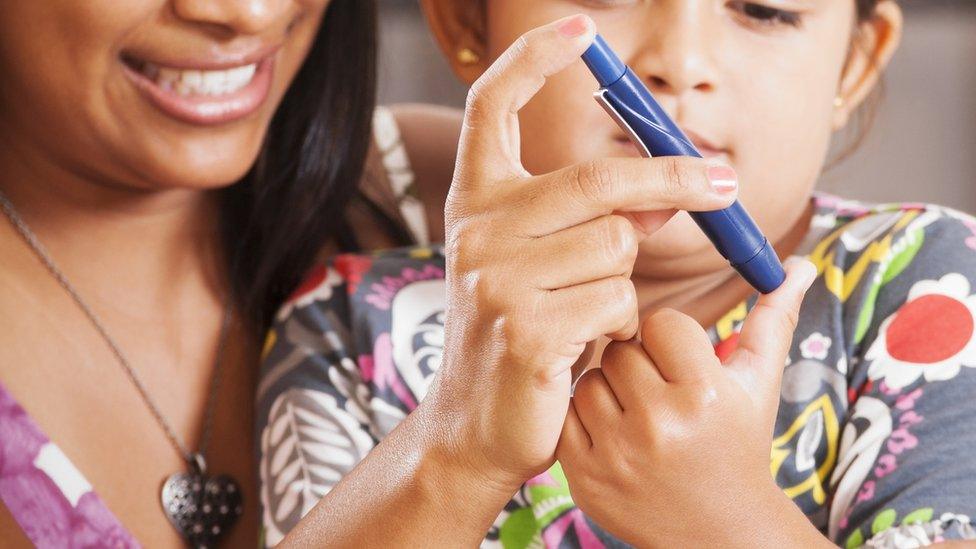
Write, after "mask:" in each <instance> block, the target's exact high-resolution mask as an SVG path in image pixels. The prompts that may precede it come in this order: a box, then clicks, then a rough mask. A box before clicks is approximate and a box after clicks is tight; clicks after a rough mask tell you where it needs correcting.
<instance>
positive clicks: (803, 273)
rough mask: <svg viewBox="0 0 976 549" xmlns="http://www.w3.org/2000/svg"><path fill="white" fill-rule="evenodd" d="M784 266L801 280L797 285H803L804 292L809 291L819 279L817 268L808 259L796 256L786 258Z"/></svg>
mask: <svg viewBox="0 0 976 549" xmlns="http://www.w3.org/2000/svg"><path fill="white" fill-rule="evenodd" d="M783 266H784V267H785V268H786V269H788V270H789V271H790V272H791V273H793V275H794V276H796V277H798V278H799V281H798V282H797V284H799V285H801V286H802V287H803V289H804V291H806V290H807V289H809V288H810V286H811V285H812V284H813V281H814V280H816V279H817V267H816V266H815V265H814V264H813V263H811V262H810V260H808V259H805V258H802V257H799V256H795V255H794V256H790V257H788V258H786V261H785V262H784V265H783Z"/></svg>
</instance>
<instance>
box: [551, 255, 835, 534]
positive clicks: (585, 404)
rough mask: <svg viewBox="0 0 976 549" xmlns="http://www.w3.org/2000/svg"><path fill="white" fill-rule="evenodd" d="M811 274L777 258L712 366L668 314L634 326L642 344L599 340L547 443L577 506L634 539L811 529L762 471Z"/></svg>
mask: <svg viewBox="0 0 976 549" xmlns="http://www.w3.org/2000/svg"><path fill="white" fill-rule="evenodd" d="M815 276H816V273H815V271H814V268H813V266H812V265H811V264H810V263H809V262H806V261H795V262H789V263H788V265H787V279H786V282H785V283H784V284H783V286H782V287H780V288H779V289H778V290H777V291H776V292H774V293H772V294H769V295H766V296H762V297H761V298H760V299H759V303H758V304H757V305H756V307H755V308H754V309H753V311H752V312H751V313H750V314H749V317H748V318H747V319H746V322H745V324H744V325H743V328H742V333H741V336H740V339H739V348H738V350H737V351H735V352H734V353H733V354H732V356H731V357H730V358H729V359H728V360H727V361H726V362H725V363H724V364H723V363H721V362H720V361H719V360H718V358H717V357H716V356H715V352H714V350H713V347H712V345H711V342H710V341H709V339H708V336H707V334H706V333H705V331H704V330H703V329H702V327H701V326H699V325H698V323H697V322H695V321H694V320H693V319H691V318H690V317H688V316H685V315H683V314H681V313H678V312H676V311H673V310H662V311H659V312H657V313H656V314H654V315H653V316H651V317H650V318H648V319H647V320H646V321H645V322H644V324H643V327H642V330H641V331H642V339H643V342H642V343H639V342H636V341H631V342H626V343H611V344H610V346H609V347H607V350H606V351H605V353H604V355H603V361H602V368H598V369H595V370H592V371H589V372H587V373H586V374H584V375H583V377H582V378H581V379H580V380H579V382H578V384H577V386H576V390H575V393H574V395H573V399H572V402H573V406H571V407H570V410H569V413H568V415H567V418H566V424H565V426H564V428H563V434H562V438H561V439H560V442H559V446H558V448H557V451H556V456H557V458H558V459H559V461H560V462H561V463H562V465H563V468H564V470H565V472H566V476H567V477H568V479H569V486H570V489H571V491H572V495H573V499H574V500H575V501H576V503H577V504H578V505H579V506H580V508H581V509H582V510H583V511H584V512H585V513H586V514H588V515H589V516H591V517H592V518H593V519H594V520H595V521H596V522H597V523H598V524H599V525H601V526H602V527H604V528H606V529H607V530H609V531H610V532H611V533H613V534H614V535H616V536H618V537H619V538H621V539H623V540H625V541H627V542H630V543H633V544H635V545H638V546H648V545H672V544H676V545H675V546H677V545H681V546H686V547H690V546H699V545H702V544H714V543H720V544H738V543H741V542H745V543H746V544H747V545H756V544H765V543H769V542H773V540H774V539H775V536H773V534H772V533H770V532H768V531H767V530H768V529H769V528H772V527H776V528H782V527H787V526H788V527H790V528H793V527H795V528H796V530H793V531H791V532H789V533H788V534H784V532H783V531H782V530H780V534H781V535H788V536H789V537H790V538H791V539H793V543H796V541H797V538H796V536H797V535H800V534H803V535H806V534H810V535H816V536H817V537H819V534H818V533H817V532H816V530H812V526H810V525H809V522H808V521H807V520H806V518H805V517H803V515H802V514H799V511H798V510H797V509H796V508H795V506H793V504H792V502H791V501H789V500H788V499H786V497H785V496H784V495H783V494H782V492H780V491H779V489H778V488H777V487H776V485H775V483H774V482H773V480H772V478H771V477H770V473H769V450H770V447H771V441H772V433H773V426H774V423H775V419H776V411H777V408H778V404H779V390H780V381H781V376H782V371H783V365H784V362H785V360H786V355H787V353H788V352H789V348H790V344H791V340H792V337H793V330H794V328H795V325H796V318H797V312H798V310H799V307H800V302H801V301H802V299H803V295H804V293H805V292H806V290H807V288H808V287H809V286H810V284H811V282H812V281H813V279H814V278H815ZM796 514H799V519H801V520H800V521H793V520H792V519H793V518H796V517H794V515H796ZM752 527H761V528H762V530H760V531H757V530H754V529H751V528H752ZM811 530H812V532H811ZM742 535H747V536H749V537H748V538H745V539H743V538H742V537H735V536H742ZM811 539H816V538H813V537H812V538H811Z"/></svg>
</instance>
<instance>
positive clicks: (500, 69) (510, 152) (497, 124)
mask: <svg viewBox="0 0 976 549" xmlns="http://www.w3.org/2000/svg"><path fill="white" fill-rule="evenodd" d="M595 35H596V29H595V25H594V24H593V20H592V19H590V18H589V17H587V16H586V15H574V16H571V17H566V18H564V19H560V20H558V21H555V22H553V23H550V24H548V25H545V26H542V27H539V28H536V29H533V30H531V31H529V32H527V33H526V34H524V35H522V36H521V37H520V38H519V39H518V40H516V41H515V43H514V44H512V45H511V46H510V47H509V48H508V49H507V50H506V51H505V53H503V54H502V56H501V57H499V58H498V60H497V61H495V63H493V64H492V66H491V67H490V68H489V69H488V70H487V71H486V72H485V74H483V75H482V76H481V78H479V79H478V80H477V81H476V82H475V83H474V84H473V85H472V86H471V90H470V91H469V92H468V99H467V104H466V106H465V113H464V126H463V128H462V131H461V144H460V150H461V151H464V152H465V153H467V154H469V155H471V156H472V157H473V160H475V162H474V165H475V166H477V167H478V168H479V169H482V170H497V171H498V173H486V174H483V175H485V176H487V178H488V179H489V180H494V179H496V178H503V177H513V176H523V175H525V170H524V168H522V165H521V162H520V159H519V148H520V147H519V132H518V118H517V116H516V115H517V113H518V111H519V110H521V109H522V107H524V106H525V105H526V103H528V102H529V100H530V99H532V97H533V96H534V95H535V94H536V93H538V92H539V90H540V89H542V86H543V85H544V84H545V82H546V78H548V77H549V76H551V75H553V74H556V73H557V72H559V71H561V70H563V69H564V68H566V67H568V66H569V65H570V64H571V63H573V62H574V61H577V60H579V58H580V56H581V55H582V54H583V52H584V51H585V50H586V48H587V47H589V45H590V44H591V43H592V42H593V38H594V36H595ZM498 158H505V159H507V162H504V163H502V164H503V165H502V166H499V163H498V162H497V159H498ZM496 166H498V167H496Z"/></svg>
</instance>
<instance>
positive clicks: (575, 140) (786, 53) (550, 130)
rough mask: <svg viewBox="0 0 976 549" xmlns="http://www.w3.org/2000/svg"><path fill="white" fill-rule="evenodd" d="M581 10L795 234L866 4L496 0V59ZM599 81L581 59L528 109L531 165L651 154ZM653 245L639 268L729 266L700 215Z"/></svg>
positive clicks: (760, 216) (491, 2) (749, 195)
mask: <svg viewBox="0 0 976 549" xmlns="http://www.w3.org/2000/svg"><path fill="white" fill-rule="evenodd" d="M780 10H784V11H780ZM578 12H584V13H587V14H588V15H590V16H591V17H592V18H593V19H594V21H595V22H596V24H597V28H598V30H599V32H600V33H601V34H602V35H603V36H604V37H605V38H606V39H607V41H608V42H609V43H610V45H611V46H612V47H613V48H614V50H615V51H616V52H617V53H618V54H619V55H620V56H621V58H623V59H624V61H625V62H627V64H628V65H630V67H631V68H632V69H633V70H634V71H635V72H636V73H637V74H638V75H639V76H641V77H643V79H644V81H645V83H647V85H648V87H649V88H650V89H651V91H652V92H653V93H654V95H655V96H656V98H657V99H658V101H659V102H660V103H661V104H662V106H664V108H665V109H666V110H667V111H668V113H669V114H670V115H671V116H672V117H673V118H674V120H675V121H676V122H677V123H678V125H679V126H680V127H681V128H682V129H684V130H685V131H686V132H687V134H688V136H689V137H690V138H691V139H692V140H693V141H694V142H695V143H696V145H698V147H699V149H700V150H701V152H702V153H703V154H705V155H706V156H716V157H719V158H721V159H723V160H724V161H725V162H728V163H730V164H731V165H732V166H734V167H735V169H736V170H737V171H738V174H739V178H740V182H741V187H740V194H739V196H740V199H741V200H742V202H743V203H744V205H745V206H746V208H747V209H748V210H749V211H750V213H751V214H752V215H753V217H754V218H755V219H756V221H757V222H758V223H759V224H760V226H761V227H762V228H763V229H764V231H765V232H766V234H767V236H768V237H769V238H770V239H771V240H773V241H777V240H779V239H781V238H782V237H783V236H784V235H785V234H786V233H787V231H789V230H790V228H791V227H792V226H793V225H794V224H795V223H796V222H797V221H798V220H799V219H800V218H801V217H802V215H803V213H804V211H805V209H806V207H807V204H808V201H807V200H806V199H807V197H808V196H809V194H810V193H811V191H812V189H813V187H814V183H815V182H816V180H817V176H818V174H819V172H820V170H821V167H822V165H823V163H824V160H825V156H826V153H827V149H828V144H829V141H830V137H831V134H832V132H833V130H835V129H837V128H838V127H839V126H841V125H843V123H844V121H845V120H846V116H843V115H841V114H839V113H838V112H837V111H838V108H839V107H838V106H837V105H835V98H836V97H837V96H838V94H839V93H841V86H842V82H841V81H842V76H843V74H842V73H843V72H844V67H845V61H846V59H847V56H848V50H849V48H850V47H851V36H852V31H853V29H854V28H855V25H856V14H855V6H854V2H853V1H852V0H769V1H767V2H763V3H762V4H753V3H745V2H729V1H725V0H680V1H679V0H666V1H660V2H644V1H640V0H531V1H526V0H487V2H486V11H485V26H484V45H483V47H484V50H485V54H486V56H487V57H488V59H486V60H484V62H485V63H488V62H490V61H492V60H494V59H495V58H497V56H498V55H500V54H501V53H502V52H503V51H504V50H505V49H506V48H507V47H508V46H509V45H510V44H511V43H512V42H513V41H514V40H515V39H516V38H517V37H518V36H519V35H521V34H522V33H524V32H526V31H527V30H529V29H531V28H533V27H536V26H539V25H542V24H544V23H547V22H550V21H553V20H555V19H557V18H560V17H563V16H567V15H572V14H573V13H578ZM461 72H462V74H463V70H462V71H461ZM596 88H597V84H596V81H595V80H594V79H593V77H592V75H591V74H590V73H589V72H588V71H587V70H586V68H585V67H584V65H583V64H582V63H578V64H576V65H574V66H573V67H572V68H570V69H569V70H566V71H565V72H563V73H560V74H558V75H556V76H554V77H552V78H551V79H550V80H549V82H548V83H547V85H546V86H545V87H544V88H543V90H542V91H541V92H540V93H539V94H538V95H537V96H536V97H535V98H534V99H533V100H532V101H531V102H530V103H529V105H528V106H527V107H526V108H525V109H524V110H523V111H522V112H521V113H520V115H519V120H520V122H521V133H522V152H523V156H522V158H523V162H524V164H525V167H526V168H527V169H528V170H529V171H530V172H532V173H541V172H548V171H551V170H555V169H557V168H560V167H565V166H568V165H572V164H576V163H579V162H582V161H586V160H589V159H595V158H601V157H608V156H636V155H637V150H636V148H635V147H633V146H632V145H631V144H630V143H629V141H628V140H627V137H626V135H625V134H624V132H623V131H622V130H621V129H620V128H618V127H617V126H616V124H615V123H613V122H612V121H611V119H610V118H609V117H608V116H607V115H606V113H605V112H604V111H603V110H602V109H601V108H600V107H599V105H597V104H596V102H595V101H594V100H593V98H592V92H593V91H594V90H595V89H596ZM848 108H849V106H848ZM641 252H642V253H641V258H640V260H639V261H638V265H637V272H638V273H640V272H643V273H644V274H649V275H652V274H654V275H685V274H691V272H694V271H698V272H700V271H702V270H703V269H708V268H713V267H715V266H717V265H720V263H719V260H720V258H719V257H718V254H717V253H716V252H715V251H714V250H713V249H712V247H711V246H710V245H709V243H708V241H707V239H706V238H705V237H704V236H703V235H702V233H701V231H699V230H698V229H697V228H696V227H695V226H694V224H693V222H692V221H691V219H690V217H689V216H687V215H680V216H679V217H676V218H675V219H674V220H673V221H672V222H671V223H669V224H668V226H666V227H665V228H664V229H663V230H662V231H661V232H659V233H657V234H655V235H654V236H652V237H651V238H650V239H649V240H648V241H646V242H645V243H644V244H643V245H642V247H641ZM689 260H690V261H689Z"/></svg>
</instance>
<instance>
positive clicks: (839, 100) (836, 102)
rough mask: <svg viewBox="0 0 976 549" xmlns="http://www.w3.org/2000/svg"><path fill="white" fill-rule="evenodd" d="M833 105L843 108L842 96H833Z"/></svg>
mask: <svg viewBox="0 0 976 549" xmlns="http://www.w3.org/2000/svg"><path fill="white" fill-rule="evenodd" d="M834 107H835V108H838V109H840V108H843V107H844V98H843V97H841V96H839V95H838V96H837V97H835V98H834Z"/></svg>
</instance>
